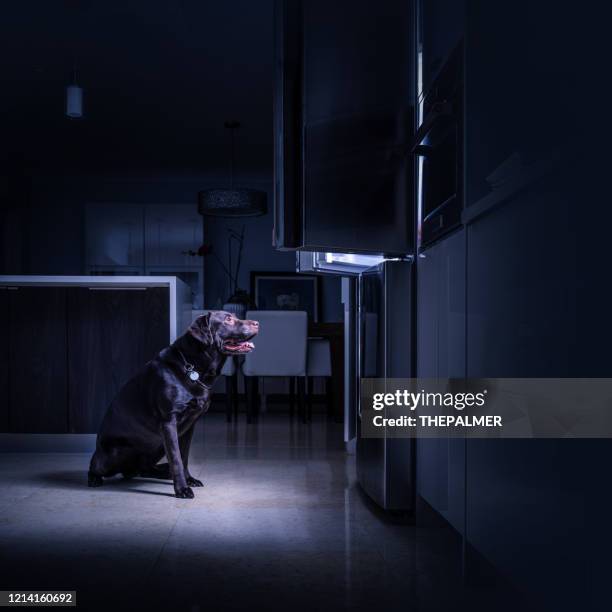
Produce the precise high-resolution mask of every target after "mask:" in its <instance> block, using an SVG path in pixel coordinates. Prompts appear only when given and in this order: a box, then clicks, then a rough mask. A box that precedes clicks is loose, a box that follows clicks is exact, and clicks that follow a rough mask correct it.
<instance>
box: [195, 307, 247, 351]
mask: <svg viewBox="0 0 612 612" xmlns="http://www.w3.org/2000/svg"><path fill="white" fill-rule="evenodd" d="M187 331H188V333H190V334H191V335H192V336H193V337H194V338H196V340H199V341H200V342H202V344H205V345H208V346H216V347H217V348H218V349H219V351H220V352H221V353H223V354H224V355H244V354H245V353H250V352H251V351H252V350H253V349H254V348H255V345H254V344H253V343H252V342H250V340H251V338H253V337H254V336H256V335H257V332H258V331H259V323H258V322H257V321H243V320H242V319H238V318H237V317H236V315H233V314H232V313H231V312H225V311H224V310H211V311H209V312H207V313H206V314H205V315H202V316H201V317H198V318H197V319H196V320H195V321H194V322H193V323H192V324H191V326H190V327H189V329H188V330H187Z"/></svg>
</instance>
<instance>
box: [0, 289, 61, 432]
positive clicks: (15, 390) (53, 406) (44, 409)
mask: <svg viewBox="0 0 612 612" xmlns="http://www.w3.org/2000/svg"><path fill="white" fill-rule="evenodd" d="M7 294H8V311H9V316H8V320H9V334H8V336H9V342H8V346H9V356H8V375H9V394H8V396H9V431H11V432H13V433H25V432H28V433H61V432H65V431H67V427H68V410H67V398H68V388H67V369H66V355H67V343H66V289H65V288H63V287H10V288H9V289H7Z"/></svg>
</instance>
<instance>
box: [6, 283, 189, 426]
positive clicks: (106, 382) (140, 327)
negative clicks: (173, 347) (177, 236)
mask: <svg viewBox="0 0 612 612" xmlns="http://www.w3.org/2000/svg"><path fill="white" fill-rule="evenodd" d="M188 300H189V289H188V287H187V286H186V285H185V284H184V283H182V282H181V281H180V280H177V279H174V278H168V277H148V278H143V279H142V280H140V279H134V278H122V277H113V278H112V280H109V279H101V278H99V277H98V278H96V277H87V276H80V277H70V276H66V277H61V276H56V277H49V276H47V277H45V276H41V277H27V276H22V277H10V276H5V277H0V333H1V332H4V333H5V337H8V342H4V343H3V349H4V352H3V353H2V354H0V392H1V394H2V395H1V397H2V399H1V401H2V404H0V407H1V410H0V431H1V432H3V433H45V434H46V433H95V432H96V431H97V429H98V426H99V424H100V421H101V418H102V416H103V414H104V412H105V410H106V408H107V407H108V405H109V404H110V402H111V401H112V399H113V398H114V396H115V395H116V393H117V391H118V390H119V388H120V387H121V386H122V385H123V384H124V383H125V382H126V381H127V380H128V379H129V378H131V377H132V376H133V375H134V374H135V373H136V372H137V371H138V370H139V369H140V368H142V367H143V366H144V364H145V363H146V362H147V361H149V360H150V359H152V358H153V357H155V355H156V354H157V353H158V352H159V351H160V350H161V349H163V348H164V347H166V346H168V344H170V342H172V341H174V340H175V339H176V337H177V335H180V334H181V333H182V332H183V330H184V329H185V327H186V326H187V325H188V324H189V323H190V320H191V317H190V315H191V309H190V303H189V301H188ZM187 313H188V314H187Z"/></svg>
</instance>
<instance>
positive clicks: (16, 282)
mask: <svg viewBox="0 0 612 612" xmlns="http://www.w3.org/2000/svg"><path fill="white" fill-rule="evenodd" d="M6 287H90V288H92V289H105V288H108V289H112V288H116V289H146V288H147V287H168V293H169V300H170V321H169V328H170V329H169V331H170V342H174V340H176V338H177V336H178V335H180V334H181V333H182V332H183V330H184V329H186V328H187V326H188V325H190V323H191V289H190V288H189V287H188V286H187V285H186V284H185V283H184V282H183V281H182V280H181V279H180V278H177V277H176V276H40V275H29V276H0V289H1V288H6Z"/></svg>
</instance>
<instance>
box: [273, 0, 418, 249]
mask: <svg viewBox="0 0 612 612" xmlns="http://www.w3.org/2000/svg"><path fill="white" fill-rule="evenodd" d="M296 6H298V9H297V10H299V13H297V14H296V13H291V14H288V13H287V10H289V9H288V7H292V8H291V10H292V11H295V10H296ZM283 10H284V11H285V13H284V15H285V17H284V19H281V18H280V17H278V15H279V11H281V12H282V11H283ZM413 22H414V20H413V6H412V4H411V3H410V2H406V1H404V0H385V1H384V2H380V1H374V0H357V1H355V0H352V1H350V2H349V1H341V2H333V3H330V2H324V1H323V0H308V2H303V3H302V4H301V6H300V5H296V4H295V3H291V2H280V1H279V2H278V3H277V59H276V66H277V82H276V93H275V99H276V102H275V129H276V134H275V160H276V165H275V167H276V180H275V183H276V186H277V197H276V198H275V205H276V210H277V213H276V219H275V224H276V229H275V236H276V239H277V246H286V247H293V248H296V247H297V248H300V247H301V248H305V249H312V250H333V251H356V252H372V253H385V254H390V255H392V254H403V253H409V252H412V251H413V244H414V222H413V219H414V216H413V210H414V179H413V176H414V161H413V158H412V155H411V152H410V148H411V144H412V140H413V134H414V93H413V92H414V90H415V88H414V79H413V74H414V70H413V64H414V61H413V60H414V51H413V46H414V36H413ZM283 28H284V31H283ZM280 41H284V43H283V44H281V42H280ZM296 43H300V44H299V46H298V48H297V49H296ZM283 53H284V55H283ZM296 56H297V57H296ZM288 91H289V94H290V95H288V94H287V92H288ZM281 94H282V96H281ZM289 128H290V133H288V131H287V130H288V129H289ZM296 160H297V162H298V163H294V162H295V161H296ZM287 181H289V182H287ZM289 186H291V188H289ZM279 193H280V196H279V195H278V194H279ZM296 222H299V228H298V230H297V231H295V227H296ZM279 237H284V238H290V239H292V240H293V242H291V243H290V242H289V241H288V240H285V242H284V244H279V242H280V241H279Z"/></svg>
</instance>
